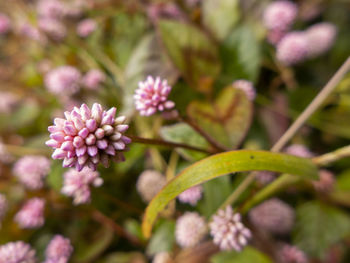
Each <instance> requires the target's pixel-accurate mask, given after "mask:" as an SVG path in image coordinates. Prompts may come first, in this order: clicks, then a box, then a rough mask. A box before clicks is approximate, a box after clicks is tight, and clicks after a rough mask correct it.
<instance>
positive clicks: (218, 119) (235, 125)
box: [187, 87, 253, 149]
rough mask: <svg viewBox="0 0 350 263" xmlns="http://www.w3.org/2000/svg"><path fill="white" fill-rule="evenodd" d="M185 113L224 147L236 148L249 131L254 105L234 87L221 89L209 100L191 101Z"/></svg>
mask: <svg viewBox="0 0 350 263" xmlns="http://www.w3.org/2000/svg"><path fill="white" fill-rule="evenodd" d="M187 114H188V117H189V118H190V119H191V121H192V122H194V123H195V124H196V125H197V126H199V127H200V128H201V129H202V130H203V131H204V132H206V133H207V135H208V136H209V137H211V139H212V140H214V141H216V142H217V143H218V144H219V145H221V147H222V148H224V149H235V148H237V147H238V145H239V144H240V143H241V141H242V140H243V138H244V137H245V135H246V134H247V132H248V129H249V127H250V124H251V121H252V115H253V106H252V103H251V102H250V101H249V100H248V98H247V96H246V95H245V94H244V93H243V92H242V91H240V90H238V89H235V88H233V87H227V88H226V89H224V90H223V91H222V92H221V93H220V94H219V96H218V98H217V99H216V101H215V102H214V103H212V104H210V103H208V102H198V101H194V102H192V103H190V105H189V106H188V108H187Z"/></svg>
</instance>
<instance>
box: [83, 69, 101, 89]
mask: <svg viewBox="0 0 350 263" xmlns="http://www.w3.org/2000/svg"><path fill="white" fill-rule="evenodd" d="M105 81H106V75H105V74H104V73H103V72H102V71H101V70H99V69H91V70H89V71H88V72H87V73H86V74H85V75H84V77H83V80H82V82H83V85H84V86H85V87H86V88H87V89H90V90H97V89H98V88H100V86H101V84H102V83H103V82H105Z"/></svg>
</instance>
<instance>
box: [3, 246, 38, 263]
mask: <svg viewBox="0 0 350 263" xmlns="http://www.w3.org/2000/svg"><path fill="white" fill-rule="evenodd" d="M36 262H37V260H36V257H35V251H34V250H33V249H32V248H31V247H30V245H28V244H26V243H24V242H22V241H17V242H10V243H7V244H5V245H2V246H0V263H36Z"/></svg>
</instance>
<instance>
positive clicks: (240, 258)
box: [210, 246, 272, 263]
mask: <svg viewBox="0 0 350 263" xmlns="http://www.w3.org/2000/svg"><path fill="white" fill-rule="evenodd" d="M210 262H211V263H252V262H256V263H272V260H271V259H270V258H268V257H267V256H266V255H265V254H263V253H261V252H260V251H258V250H256V249H255V248H253V247H250V246H246V247H245V248H244V249H243V250H242V251H240V252H236V251H230V252H220V253H218V254H216V255H215V256H213V257H212V258H211V260H210Z"/></svg>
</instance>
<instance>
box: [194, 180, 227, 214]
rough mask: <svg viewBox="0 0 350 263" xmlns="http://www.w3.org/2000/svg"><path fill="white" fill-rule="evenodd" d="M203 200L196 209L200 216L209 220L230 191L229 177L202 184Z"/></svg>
mask: <svg viewBox="0 0 350 263" xmlns="http://www.w3.org/2000/svg"><path fill="white" fill-rule="evenodd" d="M203 189H204V194H203V199H202V200H201V201H200V202H199V204H198V208H199V211H200V213H201V214H202V215H204V216H205V217H207V218H209V217H210V216H211V215H212V214H213V213H214V212H215V211H216V210H217V209H218V208H219V207H220V205H221V204H222V203H223V202H224V201H225V200H226V198H227V197H228V196H229V194H230V193H231V191H232V187H231V182H230V177H229V176H228V175H227V176H222V177H218V178H215V179H213V180H210V181H209V182H206V183H204V184H203Z"/></svg>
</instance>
